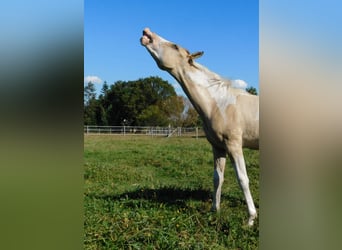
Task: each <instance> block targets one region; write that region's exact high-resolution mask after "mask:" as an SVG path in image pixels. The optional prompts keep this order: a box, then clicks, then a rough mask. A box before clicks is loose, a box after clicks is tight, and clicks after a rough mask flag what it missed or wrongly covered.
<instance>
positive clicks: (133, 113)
mask: <svg viewBox="0 0 342 250" xmlns="http://www.w3.org/2000/svg"><path fill="white" fill-rule="evenodd" d="M175 96H177V95H176V92H175V90H174V88H173V86H172V85H171V84H169V83H168V82H167V81H164V80H163V79H161V78H160V77H148V78H142V79H138V80H137V81H127V82H126V81H117V82H115V83H114V84H113V85H111V86H110V88H109V89H108V90H107V91H106V93H105V94H104V96H103V107H104V109H105V110H106V113H107V121H108V124H109V125H120V124H121V123H122V121H123V120H126V121H128V123H129V124H130V125H133V126H140V125H144V126H147V125H155V123H156V120H153V119H152V118H151V117H154V119H157V118H158V119H157V121H158V122H162V123H165V122H166V121H167V122H171V120H172V119H171V120H170V116H171V113H172V109H174V107H175V106H177V105H176V104H175V105H173V104H168V105H166V103H167V102H172V100H175V99H172V100H171V101H170V100H168V99H169V98H174V97H175ZM157 113H158V116H157ZM172 114H173V113H172ZM152 123H153V124H152ZM158 125H161V124H158Z"/></svg>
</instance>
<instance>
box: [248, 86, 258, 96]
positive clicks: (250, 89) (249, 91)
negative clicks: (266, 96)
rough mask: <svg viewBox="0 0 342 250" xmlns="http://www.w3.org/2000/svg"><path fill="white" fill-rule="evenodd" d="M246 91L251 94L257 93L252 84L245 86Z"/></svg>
mask: <svg viewBox="0 0 342 250" xmlns="http://www.w3.org/2000/svg"><path fill="white" fill-rule="evenodd" d="M246 91H247V92H248V93H250V94H252V95H258V91H257V90H256V88H254V87H253V86H250V87H248V88H246Z"/></svg>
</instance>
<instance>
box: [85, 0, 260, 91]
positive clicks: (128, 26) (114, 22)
mask: <svg viewBox="0 0 342 250" xmlns="http://www.w3.org/2000/svg"><path fill="white" fill-rule="evenodd" d="M145 27H149V28H150V29H151V30H152V31H153V32H156V33H157V34H159V35H161V36H162V37H164V38H165V39H167V40H169V41H172V42H175V43H177V44H179V45H180V46H182V47H184V48H186V49H188V50H189V51H190V52H196V51H204V55H203V56H202V57H201V58H199V59H198V60H197V62H198V63H200V64H202V65H204V66H206V67H207V68H209V69H210V70H212V71H214V72H216V73H218V74H219V75H221V76H223V77H226V78H230V79H242V80H244V81H246V82H247V83H248V86H253V87H255V88H257V89H258V90H259V65H258V64H259V58H258V56H259V55H258V53H259V10H258V1H241V0H231V1H226V0H220V1H219V0H216V1H215V0H211V1H184V0H182V1H180V0H174V1H139V0H125V1H120V0H118V1H109V0H102V1H95V0H86V1H85V2H84V76H85V77H87V79H91V78H88V77H89V76H93V77H94V78H92V79H94V81H95V82H97V81H96V79H100V80H98V83H97V84H96V87H97V89H98V90H100V89H101V87H102V84H103V81H107V83H108V84H113V83H114V82H116V81H118V80H123V81H129V80H136V79H139V78H143V77H149V76H160V77H161V78H163V79H164V80H167V81H168V82H170V83H171V84H172V85H173V86H174V87H175V89H176V91H177V93H178V94H183V92H182V91H181V89H180V87H179V85H178V83H177V82H176V81H175V80H174V79H173V78H172V77H171V76H170V75H169V74H168V73H167V72H165V71H161V70H160V69H159V68H158V67H157V65H156V63H155V62H154V60H153V59H152V57H151V56H150V54H149V53H148V52H147V51H146V49H145V48H144V47H142V46H141V45H140V42H139V39H140V37H141V35H142V30H143V29H144V28H145Z"/></svg>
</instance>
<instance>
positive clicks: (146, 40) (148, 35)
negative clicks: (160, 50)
mask: <svg viewBox="0 0 342 250" xmlns="http://www.w3.org/2000/svg"><path fill="white" fill-rule="evenodd" d="M152 42H153V40H152V32H151V31H150V29H149V28H145V29H144V31H143V36H142V37H141V38H140V43H141V45H143V46H146V45H148V44H150V43H152Z"/></svg>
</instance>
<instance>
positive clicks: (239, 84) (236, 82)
mask: <svg viewBox="0 0 342 250" xmlns="http://www.w3.org/2000/svg"><path fill="white" fill-rule="evenodd" d="M232 84H233V87H234V88H239V89H245V88H247V83H246V82H245V81H243V80H239V79H237V80H232Z"/></svg>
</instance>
